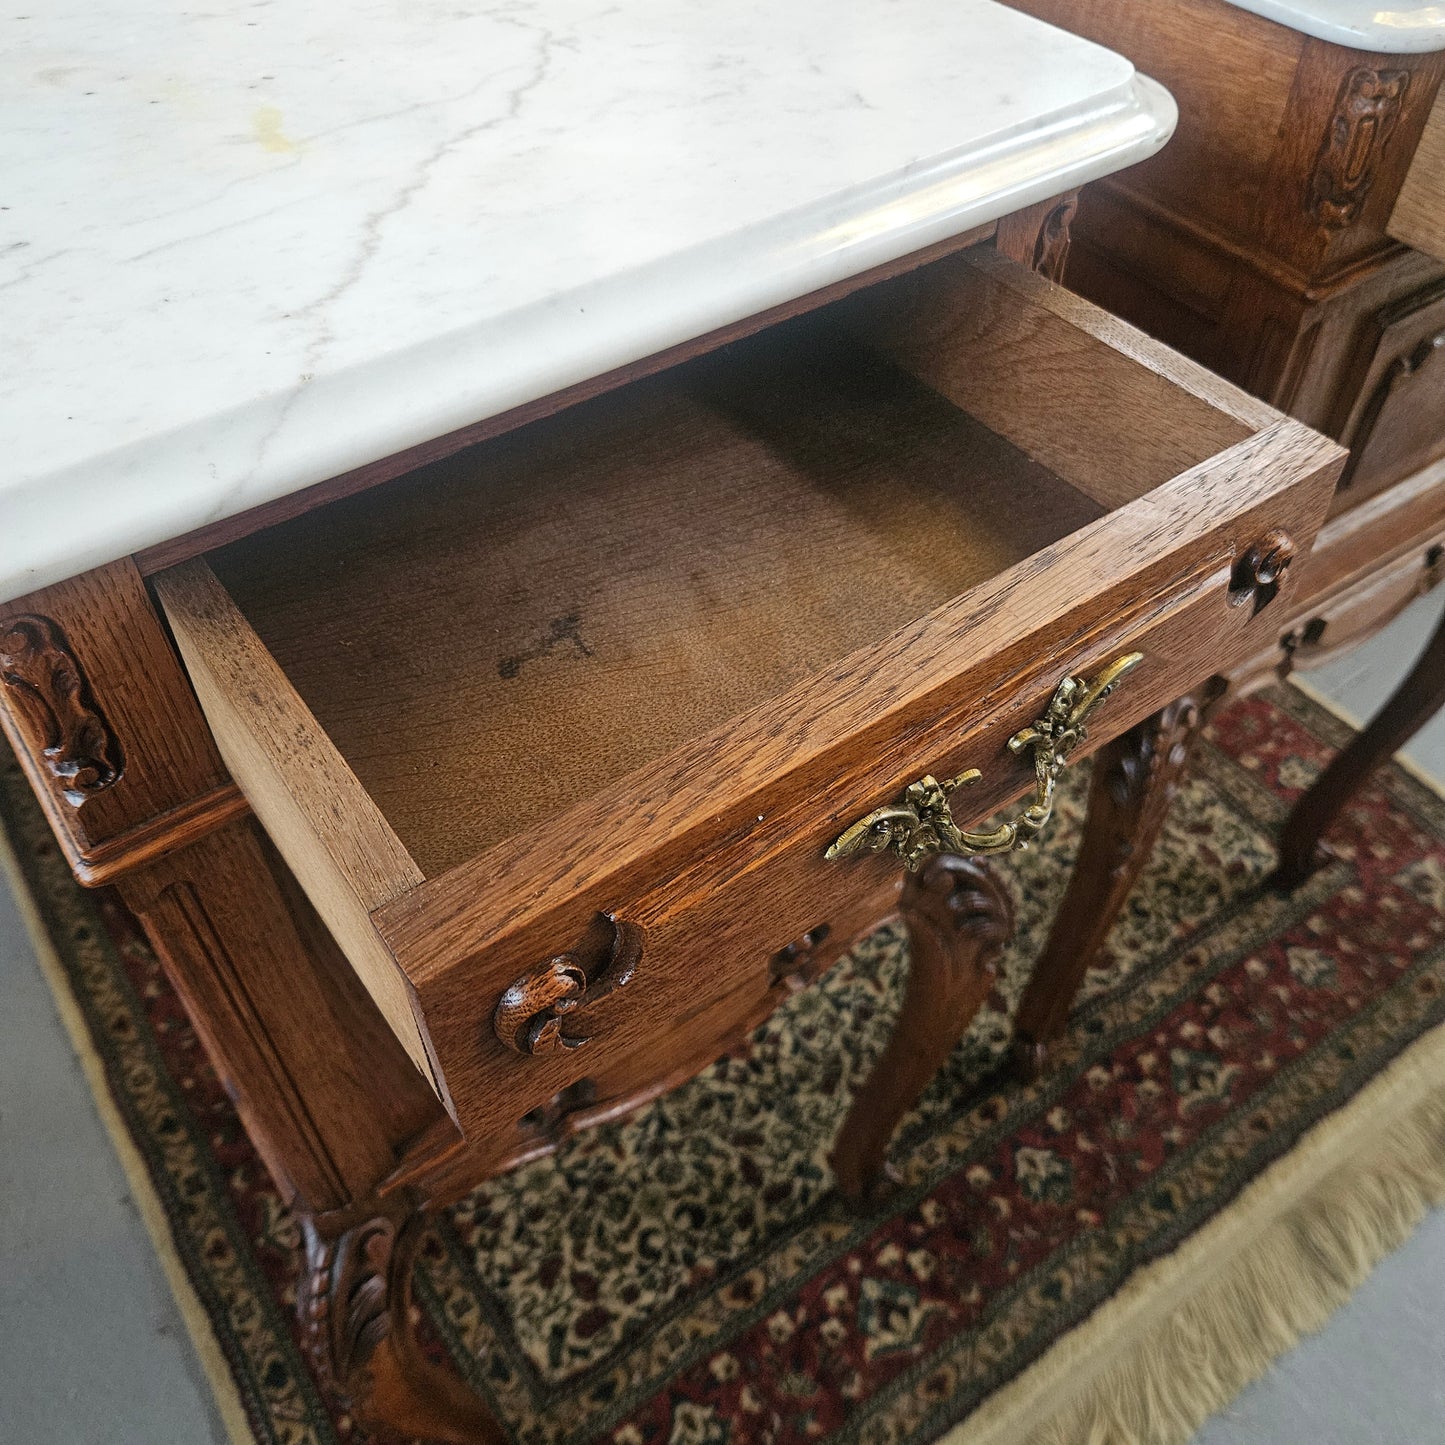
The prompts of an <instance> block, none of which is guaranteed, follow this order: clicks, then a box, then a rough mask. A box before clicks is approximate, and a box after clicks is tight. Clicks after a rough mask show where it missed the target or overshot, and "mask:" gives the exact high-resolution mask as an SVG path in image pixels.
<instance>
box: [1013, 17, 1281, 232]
mask: <svg viewBox="0 0 1445 1445" xmlns="http://www.w3.org/2000/svg"><path fill="white" fill-rule="evenodd" d="M1014 5H1015V8H1016V9H1019V10H1025V11H1027V12H1028V13H1029V14H1031V15H1036V16H1038V18H1039V19H1041V20H1047V21H1048V22H1049V23H1050V24H1052V25H1057V26H1059V27H1060V28H1061V29H1064V30H1071V31H1073V32H1074V33H1075V34H1077V35H1083V36H1085V37H1087V38H1088V39H1090V40H1094V41H1097V42H1098V43H1099V44H1100V45H1106V46H1108V48H1109V49H1110V50H1117V51H1118V52H1119V53H1120V54H1121V55H1127V56H1128V57H1129V59H1130V60H1132V61H1133V62H1134V64H1135V65H1136V66H1137V67H1138V68H1139V70H1140V71H1142V72H1143V73H1144V74H1145V75H1149V76H1152V77H1153V78H1154V79H1155V80H1157V81H1159V82H1160V84H1162V85H1164V86H1165V87H1166V88H1167V89H1168V90H1169V92H1170V93H1171V94H1172V95H1173V96H1174V98H1175V100H1177V101H1178V103H1179V126H1178V129H1177V130H1176V131H1175V133H1174V135H1173V137H1172V138H1171V139H1170V141H1169V144H1168V145H1167V146H1165V147H1164V149H1163V150H1162V151H1161V152H1160V153H1159V154H1158V155H1157V156H1151V157H1150V158H1149V159H1148V160H1146V161H1143V162H1142V163H1141V164H1139V165H1137V166H1133V167H1131V168H1130V170H1129V172H1128V177H1129V180H1130V182H1131V184H1136V185H1137V186H1139V187H1140V188H1141V189H1143V190H1146V191H1147V192H1148V193H1149V194H1150V195H1152V196H1154V197H1156V198H1157V199H1158V200H1159V201H1160V202H1162V203H1163V204H1164V205H1166V206H1168V207H1169V208H1170V209H1171V210H1173V211H1175V212H1177V213H1179V214H1181V215H1185V216H1190V217H1193V218H1195V219H1197V220H1200V221H1202V222H1204V223H1205V224H1206V225H1209V226H1210V227H1212V228H1214V229H1216V230H1218V231H1220V232H1222V233H1224V234H1226V235H1231V236H1236V237H1244V236H1249V235H1252V234H1253V233H1254V231H1255V228H1256V226H1257V224H1258V217H1259V212H1260V208H1261V205H1262V203H1263V201H1264V198H1265V195H1266V189H1267V184H1268V180H1269V174H1270V168H1271V165H1272V162H1273V157H1274V153H1275V149H1276V146H1277V145H1278V141H1279V135H1280V132H1281V130H1282V129H1283V127H1284V125H1285V115H1286V109H1287V106H1288V103H1289V95H1290V89H1291V87H1292V85H1293V83H1294V74H1295V70H1296V68H1297V66H1298V64H1299V58H1300V54H1301V52H1302V50H1303V48H1304V37H1303V36H1302V35H1299V34H1297V33H1296V32H1295V31H1293V30H1289V29H1287V28H1286V27H1285V26H1282V25H1274V24H1271V23H1270V22H1269V21H1266V20H1262V19H1260V17H1259V16H1257V15H1252V14H1250V13H1248V12H1247V11H1244V10H1241V9H1239V8H1238V7H1236V6H1233V5H1229V4H1226V3H1225V0H1169V3H1168V4H1140V3H1139V0H1014Z"/></svg>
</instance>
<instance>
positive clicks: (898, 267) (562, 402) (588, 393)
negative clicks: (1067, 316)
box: [134, 200, 1058, 577]
mask: <svg viewBox="0 0 1445 1445" xmlns="http://www.w3.org/2000/svg"><path fill="white" fill-rule="evenodd" d="M1057 204H1058V202H1057V201H1056V200H1050V201H1046V202H1041V203H1040V204H1039V205H1037V206H1031V207H1026V208H1025V209H1024V210H1023V211H1021V212H1018V213H1017V215H1016V216H1014V217H1010V218H1009V227H1008V233H1009V237H1010V240H1011V242H1012V243H1013V244H1014V246H1015V248H1016V249H1019V250H1020V251H1023V250H1027V251H1029V252H1031V251H1032V248H1033V246H1034V241H1035V233H1032V232H1030V230H1029V226H1030V224H1033V225H1034V226H1035V227H1036V226H1037V225H1038V224H1041V223H1042V222H1043V221H1044V220H1045V219H1046V218H1047V217H1048V215H1049V214H1050V213H1051V211H1052V210H1053V208H1054V207H1055V206H1056V205H1057ZM995 229H996V227H995V225H994V223H992V222H990V223H988V224H987V225H983V226H975V227H972V228H971V229H969V230H967V231H960V232H959V233H958V235H956V236H948V237H946V238H945V239H944V240H942V241H938V242H935V243H934V244H933V245H932V246H925V247H924V248H923V249H922V250H920V251H912V252H910V253H909V254H908V255H906V256H900V257H898V258H897V259H896V260H893V261H885V262H883V263H882V264H881V265H878V266H874V267H870V268H869V269H868V270H867V271H860V272H859V273H858V274H857V275H856V276H847V277H845V278H844V279H843V280H841V281H835V282H834V283H833V284H832V285H830V286H824V287H822V288H820V289H819V290H817V291H811V292H809V293H807V294H806V295H804V296H799V297H796V298H795V299H793V300H792V301H786V302H783V303H782V304H781V305H778V306H772V307H769V308H768V309H767V310H766V311H759V312H757V313H756V314H755V315H752V316H745V317H741V318H740V319H739V320H737V321H734V322H730V323H729V324H728V325H726V326H720V327H718V328H717V329H716V330H715V331H710V332H707V333H705V334H704V335H702V336H698V337H694V338H693V339H692V340H691V341H684V342H681V343H680V344H679V345H677V346H673V347H669V348H668V349H667V350H666V351H659V352H654V353H653V354H652V355H650V356H644V357H641V358H639V359H638V360H637V361H633V362H629V363H628V364H627V365H626V366H619V367H615V368H614V369H613V370H611V371H606V372H603V373H602V374H601V375H599V376H595V377H591V378H589V379H588V380H587V381H583V382H579V383H578V384H577V385H576V386H569V387H564V388H563V389H562V390H561V391H555V392H552V393H551V394H550V395H548V396H544V397H538V398H537V400H536V401H531V402H528V403H526V404H525V405H524V406H518V407H513V408H511V409H510V410H508V411H505V412H501V413H499V414H498V415H497V416H493V417H485V418H483V419H482V420H479V421H477V422H475V423H474V424H473V425H471V426H466V427H462V428H460V429H459V430H457V431H454V432H448V433H447V435H446V436H442V437H436V438H434V439H433V440H431V441H428V442H423V443H422V444H421V445H419V446H415V447H408V448H407V449H406V450H405V451H401V452H397V453H395V454H394V455H392V456H389V457H381V458H379V459H378V460H376V461H374V462H369V463H367V465H366V466H363V467H357V468H356V469H355V470H353V471H350V472H344V473H343V474H342V475H341V476H339V477H332V478H330V479H328V480H327V481H324V482H318V483H317V484H316V485H315V486H311V487H304V488H303V489H302V490H301V491H299V492H293V493H291V494H290V495H289V496H285V497H278V498H276V500H275V501H272V502H267V503H265V504H264V505H262V506H259V507H252V508H251V509H250V510H249V511H246V512H241V513H238V514H237V515H236V516H234V517H227V518H225V519H224V520H222V521H220V522H214V523H211V524H210V525H208V526H205V527H198V528H197V529H196V530H195V531H192V532H187V533H185V534H184V535H182V536H180V537H172V538H170V539H168V540H167V541H164V542H159V543H157V544H156V545H155V546H153V547H147V548H145V549H143V550H142V551H140V552H138V553H136V555H135V558H134V561H135V563H136V565H137V567H139V569H140V571H141V573H142V574H143V575H144V576H147V577H149V576H151V575H152V574H154V573H156V572H163V571H165V569H166V568H168V567H174V566H175V565H176V564H177V563H179V562H184V561H186V560H187V559H188V558H191V557H199V556H200V555H201V554H202V553H204V552H209V551H212V550H213V549H215V548H217V547H222V546H225V545H226V544H227V543H228V542H234V541H236V540H237V539H239V538H241V537H249V536H250V535H251V534H252V533H254V532H259V531H262V530H264V529H265V528H267V527H273V526H277V525H279V524H280V523H282V522H286V521H290V520H291V519H292V518H294V517H299V516H302V515H304V514H305V513H307V512H312V511H315V510H316V509H317V508H318V507H324V506H326V505H327V504H328V503H330V502H335V501H339V500H340V499H341V498H343V497H351V496H355V495H356V494H357V493H358V492H364V491H366V490H368V489H369V488H371V487H375V486H379V485H380V484H382V483H384V482H388V481H391V480H393V479H394V478H397V477H402V476H405V475H407V474H408V473H409V472H412V471H415V470H416V469H417V468H418V467H423V466H427V465H429V464H430V463H432V462H435V461H438V460H440V459H442V458H444V457H449V456H452V455H454V454H455V453H457V452H459V451H463V450H465V449H466V448H467V447H471V446H475V445H476V444H477V443H478V442H482V441H486V440H488V439H489V438H491V437H496V436H502V435H504V434H505V433H507V432H509V431H514V430H515V429H516V428H517V427H520V426H525V425H527V424H528V423H530V422H534V421H538V420H540V419H541V418H543V417H548V416H552V415H554V414H555V413H557V412H560V411H565V410H566V409H567V408H568V407H571V406H575V405H576V404H577V403H578V402H582V401H587V400H589V399H590V398H592V397H594V396H600V395H603V394H604V393H606V392H609V391H613V390H615V389H616V388H617V387H620V386H625V385H627V384H628V383H629V382H633V381H637V380H639V379H640V378H642V377H646V376H654V375H656V374H658V373H659V372H663V371H667V370H670V369H671V368H672V367H674V366H678V365H681V364H682V363H683V362H685V361H688V360H690V359H691V358H693V357H695V356H702V355H705V354H706V353H707V352H710V351H715V350H716V349H717V348H718V347H720V346H724V345H726V344H727V343H729V342H732V341H737V340H740V339H741V338H743V337H746V336H752V335H754V334H755V333H757V332H759V331H763V330H766V329H767V328H768V327H770V326H773V325H776V324H777V323H778V322H780V321H785V320H787V319H788V318H789V317H792V316H798V315H801V314H803V313H805V312H808V311H812V310H814V309H816V308H817V307H819V306H824V305H827V304H828V303H829V302H831V301H836V300H837V299H838V298H839V297H841V296H847V295H849V294H850V293H851V292H854V291H857V290H860V289H861V288H863V287H866V286H871V285H873V284H874V283H875V282H877V281H881V280H883V279H885V278H886V277H889V276H897V275H900V274H901V273H903V272H905V271H910V270H912V269H913V268H914V267H916V266H923V265H926V264H928V263H929V262H930V261H934V260H937V259H938V258H939V257H941V256H948V255H951V254H952V253H953V252H955V251H959V250H963V249H965V248H967V247H970V246H978V245H981V244H982V243H983V242H985V241H987V240H988V239H989V238H990V237H992V236H993V234H994V231H995ZM1010 254H1013V252H1012V251H1011V252H1010ZM1018 259H1019V260H1025V257H1024V255H1023V254H1020V255H1019V257H1018Z"/></svg>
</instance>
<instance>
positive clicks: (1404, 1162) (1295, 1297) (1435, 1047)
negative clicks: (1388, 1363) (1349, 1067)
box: [944, 1028, 1445, 1445]
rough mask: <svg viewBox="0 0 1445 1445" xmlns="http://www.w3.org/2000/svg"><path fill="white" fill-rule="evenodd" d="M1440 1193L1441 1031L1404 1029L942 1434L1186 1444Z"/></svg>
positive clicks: (1322, 1318) (1443, 1124) (989, 1443)
mask: <svg viewBox="0 0 1445 1445" xmlns="http://www.w3.org/2000/svg"><path fill="white" fill-rule="evenodd" d="M1441 1203H1445V1028H1438V1029H1435V1030H1434V1031H1433V1032H1431V1033H1430V1034H1427V1035H1426V1036H1425V1037H1424V1038H1422V1039H1420V1040H1418V1041H1417V1042H1416V1043H1415V1044H1414V1045H1413V1046H1412V1047H1411V1048H1410V1049H1409V1050H1408V1051H1407V1052H1406V1053H1405V1054H1404V1055H1402V1056H1401V1058H1400V1059H1398V1060H1397V1061H1396V1062H1395V1064H1393V1065H1392V1066H1391V1067H1390V1068H1389V1069H1387V1070H1386V1071H1385V1072H1384V1073H1382V1074H1381V1075H1380V1076H1379V1077H1377V1078H1376V1079H1374V1080H1372V1081H1371V1082H1370V1083H1369V1084H1368V1085H1366V1087H1365V1088H1364V1089H1363V1090H1362V1091H1361V1092H1360V1093H1359V1094H1358V1095H1357V1096H1356V1097H1355V1099H1354V1100H1352V1101H1351V1102H1350V1103H1349V1104H1348V1105H1346V1106H1345V1108H1343V1109H1342V1110H1340V1111H1339V1112H1338V1113H1336V1114H1333V1115H1331V1116H1330V1117H1329V1118H1327V1119H1325V1120H1324V1121H1322V1122H1321V1123H1320V1124H1319V1125H1317V1126H1316V1127H1315V1128H1314V1129H1313V1130H1312V1131H1311V1132H1310V1133H1309V1134H1308V1135H1306V1137H1305V1138H1304V1139H1302V1140H1301V1141H1300V1143H1299V1144H1298V1145H1297V1146H1296V1147H1295V1148H1294V1149H1292V1150H1291V1151H1290V1153H1289V1154H1288V1155H1286V1156H1285V1157H1284V1158H1283V1159H1280V1160H1278V1161H1277V1162H1276V1163H1275V1164H1274V1165H1273V1166H1272V1167H1271V1168H1270V1169H1268V1170H1266V1171H1265V1173H1263V1174H1262V1175H1260V1177H1259V1178H1258V1179H1256V1180H1254V1181H1253V1183H1251V1184H1250V1185H1249V1186H1248V1187H1247V1188H1246V1189H1245V1190H1244V1191H1243V1192H1242V1193H1241V1195H1240V1197H1239V1199H1238V1200H1236V1201H1235V1203H1234V1204H1233V1205H1231V1206H1230V1207H1229V1208H1228V1209H1226V1210H1225V1211H1223V1213H1221V1214H1219V1215H1217V1216H1215V1218H1214V1219H1212V1220H1210V1221H1209V1223H1208V1224H1206V1225H1204V1226H1203V1227H1202V1228H1201V1229H1200V1230H1199V1231H1197V1232H1196V1233H1195V1234H1194V1235H1192V1236H1191V1237H1190V1238H1189V1239H1188V1240H1186V1241H1185V1242H1184V1244H1183V1245H1181V1246H1180V1248H1179V1249H1178V1250H1176V1251H1175V1252H1174V1253H1173V1254H1172V1255H1169V1256H1168V1257H1166V1258H1165V1259H1162V1260H1159V1261H1157V1262H1156V1263H1154V1264H1152V1265H1149V1266H1147V1267H1146V1268H1144V1269H1142V1270H1140V1271H1139V1272H1138V1273H1137V1274H1135V1275H1134V1276H1133V1277H1132V1278H1131V1279H1130V1280H1129V1281H1128V1282H1127V1283H1126V1285H1125V1286H1124V1288H1123V1289H1122V1290H1121V1291H1120V1292H1119V1293H1118V1294H1117V1295H1115V1296H1114V1298H1113V1299H1111V1300H1109V1301H1108V1302H1107V1303H1106V1304H1105V1305H1103V1306H1102V1307H1101V1308H1100V1309H1099V1310H1097V1311H1096V1312H1095V1313H1094V1314H1093V1315H1092V1316H1091V1317H1090V1318H1089V1319H1088V1320H1086V1321H1085V1322H1084V1324H1082V1325H1081V1326H1080V1327H1079V1328H1078V1329H1076V1330H1074V1331H1073V1332H1071V1333H1070V1334H1069V1335H1067V1336H1065V1337H1064V1338H1063V1339H1061V1340H1060V1341H1058V1343H1057V1344H1055V1345H1054V1346H1053V1347H1052V1348H1051V1349H1050V1350H1049V1351H1048V1353H1047V1354H1046V1355H1044V1356H1043V1357H1042V1358H1041V1359H1040V1360H1039V1361H1038V1362H1037V1363H1036V1364H1035V1365H1033V1366H1032V1367H1031V1368H1030V1369H1029V1370H1028V1371H1026V1372H1025V1373H1024V1374H1023V1375H1022V1376H1020V1377H1019V1379H1018V1380H1015V1381H1014V1382H1013V1383H1012V1384H1011V1385H1008V1386H1006V1387H1005V1388H1004V1389H1003V1390H1000V1391H999V1392H998V1393H996V1394H995V1395H993V1396H991V1397H990V1398H989V1399H988V1400H986V1401H985V1402H984V1404H983V1405H982V1406H981V1407H980V1408H979V1409H978V1410H977V1411H976V1412H975V1413H974V1415H972V1416H971V1417H970V1418H969V1419H968V1420H966V1421H964V1422H963V1423H962V1424H961V1425H959V1426H958V1427H957V1428H956V1429H955V1430H954V1431H953V1432H952V1433H950V1434H949V1435H948V1436H947V1437H946V1439H945V1442H944V1445H1005V1442H1008V1445H1012V1442H1015V1441H1018V1442H1024V1441H1027V1442H1028V1445H1184V1442H1186V1441H1188V1440H1189V1438H1190V1437H1191V1436H1192V1435H1193V1434H1194V1432H1195V1431H1196V1430H1197V1429H1198V1428H1199V1426H1200V1425H1201V1424H1203V1422H1204V1421H1205V1420H1206V1419H1207V1418H1208V1417H1209V1416H1210V1415H1212V1414H1214V1413H1215V1412H1216V1411H1218V1410H1220V1409H1222V1408H1223V1407H1224V1406H1225V1405H1227V1404H1228V1403H1229V1402H1230V1401H1231V1400H1232V1399H1233V1398H1234V1397H1235V1396H1236V1395H1237V1394H1238V1393H1239V1391H1240V1390H1242V1389H1243V1388H1244V1387H1245V1386H1246V1385H1247V1384H1249V1383H1250V1381H1252V1380H1254V1379H1257V1378H1258V1377H1259V1376H1260V1375H1262V1374H1264V1373H1265V1371H1266V1370H1267V1369H1268V1368H1269V1366H1270V1365H1271V1364H1272V1363H1273V1361H1274V1360H1276V1359H1277V1358H1279V1356H1280V1355H1282V1354H1284V1353H1285V1352H1287V1351H1288V1350H1290V1349H1292V1348H1293V1347H1294V1346H1295V1345H1296V1344H1298V1343H1299V1340H1300V1338H1301V1337H1302V1336H1303V1335H1306V1334H1309V1333H1312V1332H1313V1331H1315V1330H1318V1329H1319V1328H1320V1327H1321V1326H1322V1325H1323V1324H1324V1323H1325V1322H1326V1321H1327V1320H1328V1319H1329V1317H1330V1316H1331V1315H1332V1314H1333V1313H1334V1312H1335V1310H1337V1309H1338V1308H1339V1307H1340V1306H1341V1305H1342V1304H1344V1303H1345V1301H1346V1300H1348V1299H1349V1297H1350V1295H1351V1294H1352V1293H1353V1292H1354V1291H1355V1289H1357V1288H1358V1287H1359V1285H1360V1284H1361V1283H1363V1281H1364V1280H1365V1278H1366V1277H1367V1276H1368V1275H1369V1273H1370V1271H1371V1270H1372V1269H1373V1268H1374V1266H1375V1265H1376V1264H1377V1263H1378V1262H1379V1261H1380V1260H1381V1259H1382V1258H1384V1256H1385V1255H1387V1254H1389V1253H1390V1252H1391V1251H1393V1250H1395V1249H1397V1248H1398V1247H1399V1246H1400V1245H1401V1244H1403V1243H1404V1242H1405V1240H1406V1239H1408V1238H1409V1236H1410V1235H1411V1234H1412V1233H1413V1232H1414V1230H1415V1228H1416V1227H1417V1226H1418V1224H1419V1223H1420V1221H1421V1219H1423V1218H1424V1215H1425V1213H1426V1211H1427V1210H1428V1209H1430V1208H1431V1207H1433V1206H1436V1205H1439V1204H1441Z"/></svg>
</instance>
